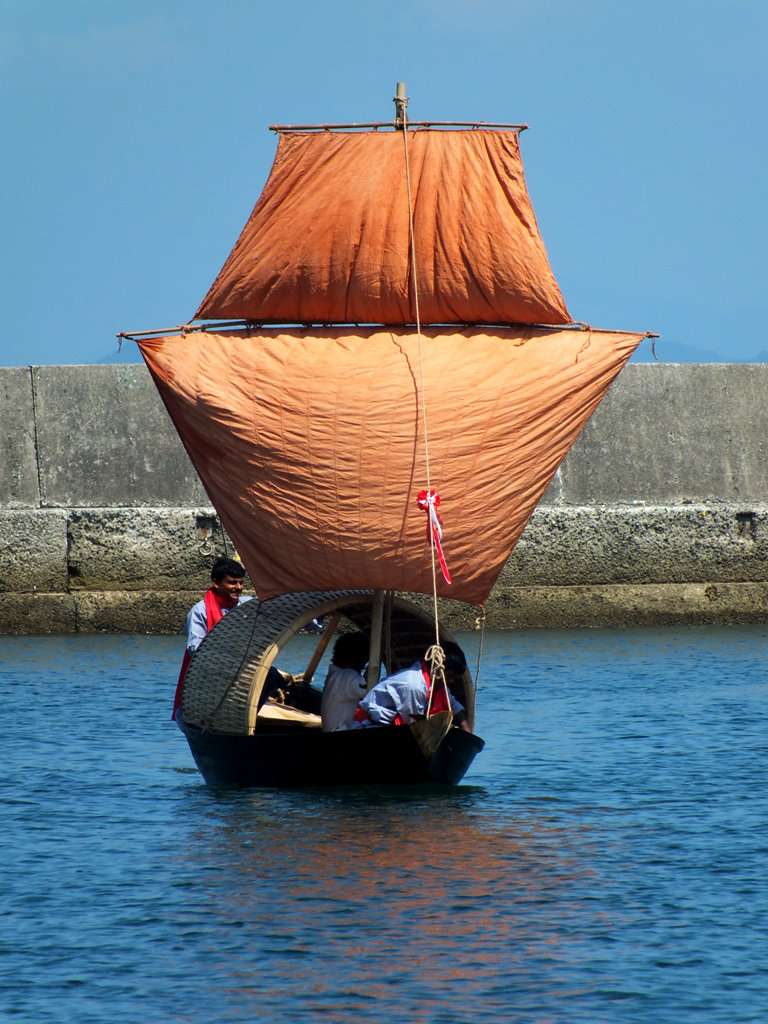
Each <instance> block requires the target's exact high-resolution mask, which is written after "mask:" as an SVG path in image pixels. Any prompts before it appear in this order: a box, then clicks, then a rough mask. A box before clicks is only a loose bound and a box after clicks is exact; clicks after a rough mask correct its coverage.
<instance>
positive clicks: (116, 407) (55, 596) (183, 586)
mask: <svg viewBox="0 0 768 1024" xmlns="http://www.w3.org/2000/svg"><path fill="white" fill-rule="evenodd" d="M767 395H768V366H766V365H762V364H759V365H741V364H739V365H686V366H682V365H663V364H656V365H649V364H637V365H631V366H628V367H627V368H626V369H625V371H624V372H623V373H622V375H621V377H620V378H619V380H618V381H617V382H616V384H615V385H614V387H613V388H612V389H611V392H610V393H609V395H608V396H607V398H606V400H605V401H604V402H603V403H602V405H601V406H600V408H599V409H598V410H597V412H596V413H595V415H594V416H593V418H592V420H591V421H590V423H589V424H588V425H587V428H586V429H585V431H584V433H583V434H582V436H581V437H580V438H579V440H578V441H577V443H576V445H575V446H574V448H573V449H572V451H571V452H570V453H569V455H568V457H567V458H566V460H565V461H564V463H563V465H562V466H561V468H560V470H559V472H558V474H557V475H556V477H555V479H554V481H553V483H552V484H551V486H550V487H549V489H548V491H547V493H546V495H545V497H544V500H543V501H542V503H541V505H540V507H539V508H538V509H537V511H536V512H535V514H534V516H533V519H532V521H531V523H530V525H529V526H528V528H527V529H526V531H525V533H524V534H523V537H522V538H521V540H520V543H519V544H518V547H517V549H516V550H515V552H514V553H513V555H512V557H511V558H510V560H509V562H508V564H507V566H506V567H505V569H504V570H503V572H502V574H501V577H500V580H499V582H498V584H497V586H496V587H495V589H494V591H493V593H492V595H491V598H490V600H489V602H488V606H487V612H488V625H489V626H497V627H503V626H526V627H530V626H547V627H550V626H567V625H635V624H652V623H683V622H690V623H705V622H715V621H717V622H754V621H759V622H762V621H768V610H767V609H766V597H765V594H766V588H767V587H768V460H766V458H765V455H766V450H765V449H766V443H768V442H766V438H767V437H768V402H766V396H767ZM0 413H1V414H2V421H1V422H2V424H3V426H2V429H0V434H2V435H3V441H2V444H3V448H2V453H3V459H2V462H1V463H0V632H6V633H9V632H11V633H12V632H47V631H55V632H70V631H78V630H80V631H84V630H102V629H103V630H109V631H129V632H133V631H138V632H177V631H178V630H179V629H180V628H181V623H182V622H183V618H184V615H185V613H186V610H187V608H188V606H189V605H190V604H191V603H192V602H193V601H194V600H195V599H196V598H197V596H199V594H200V593H201V592H202V590H203V589H204V588H205V586H206V585H207V581H208V576H209V572H210V566H211V564H212V563H213V560H214V559H215V558H216V557H217V556H218V555H220V554H226V553H231V550H232V549H231V543H229V542H228V540H227V539H226V538H225V537H224V535H223V533H222V530H221V526H220V524H219V523H218V520H217V519H216V517H215V515H214V513H213V510H212V508H211V507H210V503H209V502H208V499H207V497H206V495H205V492H204V491H203V488H202V486H201V484H200V482H199V480H198V478H197V476H196V474H195V472H194V470H193V469H192V466H191V464H190V463H189V460H188V459H187V456H186V454H185V452H184V450H183V447H182V446H181V443H180V442H179V440H178V438H177V436H176V434H175V432H174V430H173V428H172V426H171V424H170V421H169V420H168V417H167V415H166V413H165V410H164V408H163V406H162V403H161V401H160V399H159V397H158V396H157V393H156V391H155V389H154V386H153V384H152V382H151V380H150V378H149V375H148V373H147V371H146V370H145V369H144V367H142V366H137V365H127V366H117V367H113V366H90V367H83V366H59V367H33V368H27V369H17V368H13V369H0ZM450 605H451V610H450V611H449V612H447V614H449V615H450V616H451V617H453V619H454V620H455V621H461V622H464V623H469V624H470V625H471V623H472V621H473V620H474V613H472V612H471V610H470V611H467V610H466V609H463V610H461V611H456V610H455V609H453V608H452V603H450Z"/></svg>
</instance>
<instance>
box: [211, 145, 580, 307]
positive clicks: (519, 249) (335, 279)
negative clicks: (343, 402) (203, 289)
mask: <svg viewBox="0 0 768 1024" xmlns="http://www.w3.org/2000/svg"><path fill="white" fill-rule="evenodd" d="M406 147H407V167H406V162H405V157H406ZM409 179H410V193H411V202H412V206H413V237H414V245H415V254H416V257H415V263H416V284H417V287H418V301H419V320H420V322H421V323H422V324H430V323H431V324H455V323H462V324H463V323H473V324H498V323H500V324H536V323H542V324H566V323H569V322H570V317H569V315H568V311H567V310H566V308H565V303H564V302H563V298H562V296H561V294H560V290H559V288H558V286H557V282H556V281H555V278H554V276H553V274H552V271H551V270H550V267H549V262H548V260H547V254H546V251H545V249H544V244H543V242H542V240H541V236H540V235H539V230H538V227H537V224H536V218H535V216H534V213H533V208H532V206H531V201H530V199H529V197H528V191H527V188H526V184H525V179H524V176H523V167H522V163H521V160H520V151H519V143H518V134H517V131H515V130H487V129H479V128H478V129H471V130H452V131H436V130H429V129H419V130H414V131H410V130H409V131H407V132H402V131H397V132H392V131H389V132H386V131H383V132H372V131H371V132H329V131H323V132H314V133H313V132H291V133H288V134H283V135H281V137H280V142H279V146H278V150H277V156H276V158H275V162H274V166H273V168H272V172H271V174H270V176H269V180H268V181H267V183H266V186H265V188H264V191H263V193H262V196H261V198H260V199H259V201H258V203H257V204H256V207H255V208H254V210H253V213H252V214H251V217H250V219H249V220H248V223H247V224H246V226H245V228H244V229H243V232H242V234H241V236H240V238H239V239H238V241H237V244H236V245H235V247H234V249H233V250H232V253H231V255H230V256H229V259H228V260H227V262H226V263H225V265H224V267H223V269H222V270H221V272H220V274H219V275H218V277H217V278H216V280H215V281H214V283H213V285H212V287H211V289H210V291H209V292H208V294H207V296H206V297H205V299H204V301H203V303H202V305H201V306H200V308H199V309H198V310H197V313H196V314H195V316H196V317H197V318H201V319H203V318H205V319H236V320H249V321H254V322H256V323H259V324H265V323H320V324H327V323H359V324H392V325H404V324H413V323H415V322H416V321H417V317H416V308H415V304H414V289H413V283H414V282H413V266H412V261H411V243H410V227H409V201H408V191H409V190H408V181H409Z"/></svg>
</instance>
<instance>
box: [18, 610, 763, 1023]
mask: <svg viewBox="0 0 768 1024" xmlns="http://www.w3.org/2000/svg"><path fill="white" fill-rule="evenodd" d="M461 640H462V643H463V644H464V646H465V647H466V648H467V650H468V653H469V654H470V656H471V653H472V651H473V650H474V648H475V644H476V642H477V636H476V635H475V634H471V635H467V636H464V637H462V638H461ZM306 641H307V644H311V643H312V640H311V638H306ZM180 649H181V640H180V639H179V638H160V637H110V636H98V637H67V638H26V637H24V638H22V637H19V638H15V637H14V638H2V639H0V692H1V693H2V708H3V718H2V721H3V724H4V727H3V733H2V748H3V757H2V781H1V783H0V801H1V802H2V830H1V833H0V853H1V854H2V901H1V902H0V907H1V908H2V909H1V912H0V913H1V916H0V1019H2V1020H9V1021H11V1020H13V1021H23V1022H25V1024H26V1022H28V1024H48V1022H51V1024H67V1022H70V1021H71V1022H77V1024H89V1022H98V1024H102V1022H103V1024H137V1022H140V1024H154V1022H158V1024H159V1022H163V1024H167V1022H177V1021H178V1022H192V1024H198V1022H201V1024H202V1022H218V1024H225V1022H226V1024H228V1022H240V1021H242V1022H246V1021H247V1022H251V1021H290V1022H314V1021H320V1020H323V1021H325V1020H327V1021H339V1022H350V1024H352V1022H355V1024H360V1022H369V1021H370V1022H374V1021H376V1022H379V1021H389V1022H392V1024H394V1022H400V1021H408V1022H410V1021H428V1022H475V1021H477V1022H481V1021H483V1022H485V1021H489V1022H490V1021H494V1022H498V1021H502V1022H516V1024H517V1022H521V1024H522V1022H536V1024H544V1022H554V1024H577V1022H588V1024H601V1022H606V1024H613V1022H632V1024H644V1022H648V1024H694V1022H702V1024H703V1022H706V1024H714V1022H723V1024H740V1022H746V1021H760V1022H765V1021H766V1020H768V892H767V889H768V882H767V881H766V878H767V877H768V820H767V818H768V815H767V814H766V811H767V809H768V796H767V795H766V792H767V783H768V757H767V756H766V755H768V731H767V730H766V725H767V724H768V723H767V722H766V708H768V675H767V673H766V664H765V662H766V653H768V630H766V629H764V628H750V627H746V628H734V629H708V630H673V629H667V630H658V631H656V630H644V631H600V630H598V631H583V632H524V633H517V632H504V633H494V634H490V635H489V636H487V637H486V643H485V659H484V664H483V669H482V674H481V678H480V693H479V701H478V722H477V732H478V733H479V734H480V735H483V736H484V737H485V739H486V741H487V746H486V749H485V750H484V751H483V753H482V754H480V755H479V757H478V759H477V760H476V762H475V764H474V765H473V767H472V769H471V770H470V773H469V774H468V776H467V777H466V779H465V782H464V784H463V785H462V786H460V787H457V788H456V789H453V790H450V791H447V792H445V791H443V792H437V791H426V790H392V789H375V790H371V791H354V790H345V791H330V790H322V791H314V792H313V791H298V792H279V791H250V792H236V793H220V792H214V791H211V790H210V789H208V788H206V787H205V785H204V784H203V783H202V780H201V778H200V776H199V775H198V774H197V772H196V770H195V768H194V765H193V762H192V760H191V757H190V755H189V753H188V750H187V747H186V744H185V742H184V739H183V737H182V736H181V734H180V733H179V732H178V731H177V730H176V727H175V726H174V725H173V724H172V723H171V722H170V720H169V713H170V703H171V700H172V693H173V689H174V682H175V675H176V672H177V669H178V664H179V657H180ZM299 654H300V656H301V658H303V657H304V656H305V655H304V651H303V650H302V651H300V652H299ZM297 667H298V666H297Z"/></svg>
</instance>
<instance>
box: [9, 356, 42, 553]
mask: <svg viewBox="0 0 768 1024" xmlns="http://www.w3.org/2000/svg"><path fill="white" fill-rule="evenodd" d="M38 499H39V489H38V483H37V458H36V454H35V409H34V403H33V398H32V371H31V368H29V367H9V368H7V369H4V370H0V508H3V509H9V508H34V507H36V506H37V505H38V503H39V502H38ZM0 564H3V563H2V562H0Z"/></svg>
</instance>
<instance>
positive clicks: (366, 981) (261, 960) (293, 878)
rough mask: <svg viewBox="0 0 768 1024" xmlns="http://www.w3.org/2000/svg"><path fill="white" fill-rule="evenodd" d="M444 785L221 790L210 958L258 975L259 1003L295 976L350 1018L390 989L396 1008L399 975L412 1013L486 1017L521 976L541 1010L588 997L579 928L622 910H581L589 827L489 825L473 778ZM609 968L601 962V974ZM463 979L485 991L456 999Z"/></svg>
mask: <svg viewBox="0 0 768 1024" xmlns="http://www.w3.org/2000/svg"><path fill="white" fill-rule="evenodd" d="M409 792H410V793H416V792H419V793H420V797H419V798H415V797H411V796H409ZM359 793H360V791H359V790H358V791H357V794H359ZM453 793H455V794H456V795H455V796H452V795H451V791H448V792H447V793H446V792H445V791H444V793H443V794H438V793H435V792H432V793H429V792H427V793H424V792H423V791H422V790H418V791H415V790H410V791H409V790H406V789H401V790H399V791H398V790H396V789H393V788H385V789H378V788H376V789H373V790H371V791H369V793H368V794H366V795H365V796H359V795H357V794H356V792H355V791H353V790H338V791H337V795H336V796H333V795H331V794H330V792H329V791H328V790H318V791H316V792H315V794H314V795H313V797H312V799H311V800H310V798H309V796H308V795H307V794H306V793H304V794H296V795H295V797H294V798H293V799H291V798H290V797H288V796H287V795H284V796H279V795H277V794H275V793H269V794H264V795H263V796H253V797H250V796H248V797H246V796H245V795H241V796H237V797H232V798H230V800H228V801H227V800H224V801H221V800H220V801H219V802H218V804H217V809H216V818H217V819H218V821H219V826H218V827H217V828H215V829H214V830H213V833H211V831H209V829H208V828H206V829H205V830H203V831H201V832H200V833H199V835H198V837H197V839H198V840H199V842H200V844H201V846H203V847H206V848H207V849H206V852H205V854H204V857H205V860H206V862H215V863H216V864H218V865H219V866H220V869H221V878H222V880H224V879H226V880H227V882H226V885H223V886H222V889H221V890H218V889H215V891H214V892H211V891H210V888H209V897H210V898H212V899H213V900H215V904H216V905H215V915H213V916H215V918H216V919H217V920H218V922H219V925H218V927H219V928H220V930H221V937H222V942H223V948H221V949H219V952H218V961H217V962H216V963H215V964H214V965H213V974H214V976H216V977H218V979H219V983H220V984H221V980H222V978H229V979H230V980H231V983H232V987H233V989H238V990H242V988H243V987H249V986H253V989H254V992H258V995H259V999H260V1000H261V999H266V1000H267V1002H266V1004H265V1007H264V1012H265V1014H267V1016H268V1014H269V1010H270V1000H273V1001H274V1008H275V1010H276V1009H277V1005H278V1003H279V999H280V993H281V991H282V990H283V986H286V985H287V986H289V988H290V991H292V992H293V994H294V999H295V998H296V988H297V986H300V987H301V988H302V991H303V992H304V996H303V998H304V1000H305V1001H309V1002H311V1004H312V1005H314V1006H316V1008H317V1009H318V1010H320V1009H322V1007H323V1006H324V1004H325V1003H326V1002H327V1004H328V1006H329V1007H332V1008H333V1012H334V1018H333V1019H335V1020H350V1021H351V1020H354V1019H355V1014H356V1013H357V1014H361V1017H358V1019H365V1020H369V1019H373V1018H372V1017H371V1016H370V1014H371V1006H372V1005H375V1007H376V1013H377V1014H379V1016H378V1017H377V1018H376V1019H384V1016H385V1015H386V1010H387V1007H388V1006H389V1005H390V1004H391V1005H392V1011H393V1013H394V1014H395V1016H397V1015H398V1014H401V1013H402V1012H403V1005H402V999H401V996H400V995H398V993H397V985H398V981H400V980H402V982H403V983H404V984H405V985H406V986H407V991H408V993H409V998H410V999H411V1000H412V1001H416V1002H414V1006H416V1005H417V1006H418V1012H414V1015H413V1016H412V1017H411V1019H424V1020H430V1019H438V1016H437V1015H438V1014H440V1013H442V1014H444V1015H445V1019H447V1020H454V1019H455V1020H463V1019H466V1020H475V1019H477V1020H485V1019H491V1016H490V1013H491V1010H492V1008H494V1007H495V1009H496V1011H497V1012H498V1010H499V1009H500V1008H501V1007H505V1006H508V1005H509V1003H510V1001H513V1002H514V1001H515V997H514V993H515V992H517V991H519V992H521V993H525V999H526V1000H533V1001H534V1002H536V1001H537V1000H539V1002H538V1009H539V1011H540V1012H542V1011H543V1010H544V1009H545V1007H546V1006H547V1005H549V1004H552V1005H559V1007H560V1009H562V1006H563V1000H564V999H568V998H571V997H576V996H581V997H582V998H584V997H585V996H586V995H587V994H588V993H589V992H590V989H591V988H592V987H593V986H592V985H591V983H590V980H589V972H588V971H585V970H584V969H583V967H584V965H583V964H581V962H580V961H581V957H582V954H583V947H582V938H583V935H582V933H583V929H584V927H585V926H587V927H591V928H601V929H604V930H606V931H607V930H609V929H610V928H611V927H615V926H617V925H618V924H619V922H618V921H609V920H608V919H607V918H605V917H603V918H602V920H600V921H592V922H591V924H588V925H587V924H586V922H589V921H590V917H591V912H590V909H589V898H590V893H594V891H595V887H596V886H598V887H599V886H600V884H601V882H600V880H599V879H597V878H596V877H595V875H594V870H593V869H592V867H591V865H592V864H593V863H594V857H593V854H592V853H591V852H590V850H589V849H588V847H589V843H590V838H589V834H588V833H579V831H578V829H572V830H568V829H567V828H565V827H563V825H562V824H561V823H560V824H558V825H555V826H553V825H551V824H549V823H547V822H546V820H542V819H541V818H536V817H532V818H529V819H528V820H526V821H522V822H521V821H515V820H514V819H513V818H512V817H511V816H509V817H507V818H506V820H503V821H502V822H500V823H499V824H498V825H497V826H494V825H491V824H490V823H489V821H488V820H487V816H484V815H483V813H482V810H481V812H480V813H479V814H478V813H477V808H478V805H480V807H482V804H483V791H482V790H477V789H473V788H471V787H467V788H462V789H461V790H455V791H453ZM459 794H461V795H460V796H459ZM193 856H194V854H193ZM212 884H213V885H214V886H215V883H212ZM199 911H200V912H201V913H205V912H206V908H205V907H204V906H203V907H200V908H199ZM569 918H571V920H572V921H573V923H574V927H573V929H571V928H569V926H568V920H569ZM238 921H240V922H247V925H248V927H247V936H248V939H247V941H246V942H245V947H246V948H247V950H248V955H247V956H245V955H244V948H243V932H242V931H240V932H237V933H236V934H237V935H239V939H238V941H239V942H240V944H241V948H240V949H238V950H235V949H232V948H231V947H230V943H231V941H232V935H233V926H234V925H235V923H236V922H238ZM406 936H407V944H406V945H405V946H404V944H403V943H404V937H406ZM209 939H210V940H211V941H212V943H213V945H214V946H215V947H217V948H218V939H216V937H215V936H209ZM214 957H216V954H214ZM305 961H306V964H307V973H305V971H304V967H303V966H302V965H303V964H304V962H305ZM419 978H422V979H423V981H422V983H421V984H420V983H419V980H418V979H419ZM611 980H612V979H611V971H610V967H609V966H607V965H603V970H602V973H601V977H600V982H601V984H602V985H606V984H608V985H610V984H611ZM613 980H614V981H615V982H616V987H617V988H618V987H619V984H620V982H619V979H618V978H616V979H613ZM473 993H483V999H484V1006H483V1007H478V1008H476V1011H473V1008H472V1006H471V1005H467V1004H466V1003H465V1002H462V1000H465V999H466V997H467V996H468V995H469V996H470V998H472V997H473V996H472V994H473ZM451 994H452V995H453V998H454V999H456V1000H458V1002H457V1003H456V1004H455V1005H456V1010H457V1015H456V1016H455V1017H451V1016H450V1014H449V1013H448V1011H447V1006H448V1005H449V1003H450V998H451ZM372 1000H373V1001H374V1002H373V1003H371V1001H372ZM462 1007H463V1009H464V1012H465V1014H466V1016H464V1017H462V1016H461V1012H460V1011H461V1009H462ZM431 1009H434V1011H435V1016H434V1017H430V1010H431ZM470 1011H471V1012H470ZM440 1019H442V1017H441V1018H440ZM497 1019H499V1018H497ZM502 1019H503V1018H502ZM531 1019H547V1018H546V1017H535V1018H531Z"/></svg>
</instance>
